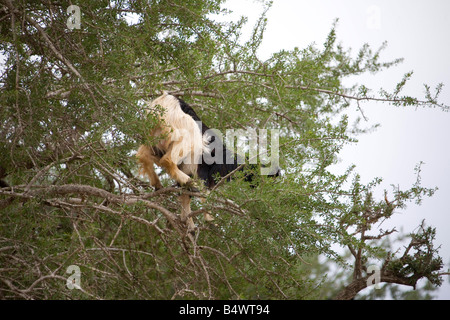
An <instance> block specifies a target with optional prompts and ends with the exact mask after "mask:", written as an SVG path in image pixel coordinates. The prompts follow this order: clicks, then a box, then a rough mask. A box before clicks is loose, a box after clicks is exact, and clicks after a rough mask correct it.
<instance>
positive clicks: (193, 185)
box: [184, 180, 202, 192]
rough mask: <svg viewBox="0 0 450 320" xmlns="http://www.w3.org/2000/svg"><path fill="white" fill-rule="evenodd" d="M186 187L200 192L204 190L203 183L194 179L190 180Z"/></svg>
mask: <svg viewBox="0 0 450 320" xmlns="http://www.w3.org/2000/svg"><path fill="white" fill-rule="evenodd" d="M184 187H185V188H186V189H188V190H189V191H192V192H200V191H202V185H200V184H199V183H197V182H195V181H194V180H189V181H188V182H187V183H186V184H185V185H184Z"/></svg>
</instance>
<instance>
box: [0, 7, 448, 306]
mask: <svg viewBox="0 0 450 320" xmlns="http://www.w3.org/2000/svg"><path fill="white" fill-rule="evenodd" d="M69 5H71V3H70V2H69V1H58V2H56V1H22V0H18V1H11V0H2V1H1V7H0V11H1V12H2V15H1V18H0V37H1V41H0V52H1V59H2V61H3V65H2V68H1V70H0V71H1V77H0V92H1V94H0V120H1V122H2V126H1V128H0V131H1V134H0V139H1V143H0V179H2V181H3V182H7V183H8V184H9V185H10V186H9V187H7V186H5V187H4V188H1V189H0V224H1V233H0V296H1V297H3V298H24V299H55V298H67V299H86V298H103V299H123V298H127V299H129V298H135V299H171V298H173V299H179V298H185V299H236V298H242V299H248V298H257V299H311V298H316V297H318V296H319V295H318V293H317V286H318V284H319V283H320V282H321V281H320V279H319V280H317V279H315V280H312V279H311V278H310V277H309V273H310V271H308V265H309V264H308V262H307V261H308V258H309V257H311V256H317V255H319V254H320V255H325V256H327V257H329V258H331V259H333V260H335V261H337V262H340V263H342V265H341V267H342V268H344V267H345V263H344V259H343V257H342V256H341V255H340V254H339V253H338V252H337V251H336V250H334V249H333V246H335V245H338V246H344V247H347V248H349V249H350V251H351V253H352V255H353V257H354V260H355V264H354V266H352V269H353V270H354V277H353V281H354V282H355V283H356V282H358V283H359V282H361V281H363V282H364V279H365V278H366V276H367V275H366V269H365V268H366V263H367V261H368V260H369V259H377V260H378V261H379V262H380V265H383V268H384V269H383V272H384V276H386V277H387V276H390V277H391V278H389V280H391V281H392V282H397V283H402V284H405V285H415V282H416V281H417V279H419V278H423V277H427V278H428V279H429V280H430V281H431V282H432V283H433V284H435V285H438V284H439V283H440V281H441V277H440V275H439V271H440V270H441V268H442V262H441V260H440V258H439V256H438V255H437V252H436V250H435V249H434V248H433V246H432V240H433V237H432V236H431V235H432V231H431V230H428V229H426V230H425V229H424V231H423V233H420V234H418V235H415V236H413V237H412V241H411V245H410V247H408V249H407V250H406V252H405V253H404V255H403V256H400V257H397V256H396V255H395V254H394V253H391V252H388V251H386V250H383V248H382V247H379V246H378V245H379V244H378V243H379V241H378V242H377V240H381V239H382V238H384V237H385V236H387V235H389V234H390V233H392V232H393V230H389V231H386V230H380V229H379V228H378V225H377V224H376V223H377V222H380V221H382V220H383V219H389V217H390V216H391V215H392V214H394V213H395V212H396V209H404V208H405V207H406V204H407V203H408V202H410V201H416V202H420V201H421V199H422V198H423V197H427V196H431V195H432V194H433V193H434V192H435V189H433V188H432V189H430V188H425V187H422V186H421V185H420V179H418V182H417V183H416V184H415V185H413V186H412V187H411V188H410V189H408V190H398V189H394V190H393V192H392V195H391V196H390V197H392V198H390V199H388V195H387V193H386V194H385V196H384V197H382V199H381V200H376V199H375V195H374V194H373V189H374V188H375V186H376V185H378V184H379V183H380V181H381V179H375V180H374V181H373V182H372V183H370V184H368V185H363V184H361V183H360V181H359V178H358V175H357V174H356V173H355V168H354V167H353V166H352V167H349V168H348V170H346V171H345V172H343V173H341V174H339V175H337V174H333V173H331V172H330V170H329V169H330V166H331V165H333V164H334V163H336V161H337V156H338V154H339V151H340V150H341V149H342V148H343V146H345V145H346V144H348V143H353V142H355V141H356V137H357V134H358V133H361V132H364V130H362V129H361V128H360V127H359V126H358V124H355V125H352V124H349V120H348V119H349V118H348V115H347V114H348V111H349V110H351V109H352V108H355V107H356V108H358V110H360V111H361V115H362V116H364V115H363V113H362V112H363V111H362V103H363V102H364V101H369V100H375V101H380V102H385V103H390V104H392V105H396V106H400V105H401V106H418V105H421V106H430V107H437V108H440V109H443V110H446V109H447V108H448V107H447V106H445V105H443V104H441V103H439V102H438V94H439V93H440V91H441V89H442V85H439V86H438V88H436V90H435V92H432V90H431V89H430V88H429V87H426V95H425V97H424V98H422V99H421V98H416V97H409V96H402V94H401V91H402V89H403V87H404V86H405V84H406V83H407V80H408V79H409V78H410V77H411V75H410V74H408V75H405V77H404V78H403V79H401V80H400V82H399V84H398V85H397V86H396V88H395V89H394V90H393V91H392V92H390V91H389V90H384V89H382V90H381V91H380V94H379V95H373V94H372V93H371V90H369V89H368V88H366V87H364V86H357V85H355V86H354V87H352V88H347V87H344V85H343V80H344V79H345V78H347V77H349V76H354V75H360V74H363V73H367V72H371V73H377V72H380V71H382V70H384V69H386V68H388V67H391V66H393V65H396V64H398V63H399V62H401V59H398V60H395V61H391V62H381V61H380V53H381V51H382V49H383V48H384V46H382V47H381V48H379V49H378V50H373V49H372V48H370V47H369V46H368V45H365V46H363V47H362V48H361V49H360V50H359V52H358V53H357V54H356V56H353V55H352V53H351V51H350V50H346V49H345V48H343V47H342V46H341V45H340V44H338V43H337V42H336V31H335V30H336V26H335V25H334V26H332V29H331V32H330V33H329V35H328V37H327V39H326V42H325V43H324V44H323V46H320V47H317V46H315V45H311V46H308V47H306V48H304V49H299V48H295V49H293V50H282V51H279V52H275V53H273V54H272V56H271V57H270V58H268V59H267V60H264V61H262V60H261V59H260V58H259V56H258V48H259V46H260V44H261V42H262V39H263V34H264V29H265V26H266V17H265V15H264V14H263V15H262V16H261V18H260V19H259V20H258V22H257V24H256V25H255V27H254V30H253V33H252V36H251V37H250V39H242V37H241V30H242V27H243V25H244V23H245V21H246V20H245V18H243V19H240V20H238V21H229V22H227V23H223V22H217V21H216V20H214V17H215V16H217V15H224V14H226V13H227V10H226V9H223V1H221V0H189V1H173V0H160V1H152V0H148V1H83V2H82V4H80V5H79V6H80V12H81V28H80V29H69V28H68V25H67V20H68V19H69V18H70V16H69V14H68V13H67V8H68V7H69ZM265 6H266V7H267V8H269V7H270V4H265ZM163 90H166V91H168V92H170V93H172V94H174V95H177V96H180V97H182V98H183V99H184V100H186V101H187V102H188V103H189V104H190V105H191V106H192V107H194V108H195V109H196V111H197V113H198V114H199V115H200V117H201V118H202V120H203V121H204V122H205V123H206V124H208V126H209V127H212V128H217V129H219V130H221V131H222V132H225V130H226V129H247V128H249V127H250V128H254V129H279V130H280V153H279V158H280V165H281V167H282V168H283V175H282V177H280V178H279V179H277V180H270V179H267V177H261V178H260V181H258V182H259V183H258V186H257V187H256V188H254V187H252V186H249V185H248V183H246V182H245V181H244V180H245V179H243V177H242V176H241V175H239V174H236V175H235V176H234V179H233V180H232V181H231V182H229V183H224V184H222V185H221V186H220V188H216V189H214V190H213V191H212V192H211V193H210V194H208V195H206V194H205V193H204V192H202V191H199V192H192V191H189V190H184V189H181V188H176V187H172V186H171V185H172V183H173V182H172V181H170V180H169V179H168V177H167V176H166V175H164V174H163V173H162V174H161V175H162V178H164V179H163V184H164V186H165V188H163V189H161V190H158V191H153V190H152V189H151V188H150V187H149V186H148V183H147V182H145V181H143V180H141V177H139V175H138V172H137V165H136V161H135V159H134V153H135V150H136V149H137V147H138V146H139V144H141V143H148V142H149V139H151V137H149V136H148V132H149V128H150V127H151V126H152V125H154V123H155V119H154V117H151V116H150V117H145V116H144V108H143V105H144V101H145V100H149V99H151V98H154V97H156V96H158V95H159V94H160V93H161V92H162V91H163ZM418 177H419V176H418ZM180 193H188V194H190V195H192V196H193V199H194V201H193V204H192V206H193V208H192V209H193V215H194V216H197V218H196V223H197V226H198V229H197V230H196V232H195V233H194V234H189V233H187V232H186V231H187V229H186V226H185V225H184V224H183V223H182V222H181V221H180V219H179V216H178V213H179V211H180V207H179V203H178V200H177V196H178V195H179V194H180ZM200 196H203V197H206V199H207V201H206V202H204V203H202V202H200V201H198V197H200ZM205 210H208V211H209V212H211V213H212V214H213V215H214V216H215V221H214V223H213V224H210V223H206V222H204V221H203V220H202V218H201V217H200V213H202V212H203V211H205ZM369 240H370V241H369ZM414 250H415V251H414ZM413 252H414V254H413ZM70 265H76V266H79V267H80V269H81V289H79V290H75V289H74V290H69V289H68V288H67V286H66V279H67V277H68V276H69V274H67V273H66V270H67V268H68V266H70ZM322 276H326V275H322ZM403 280H404V281H403ZM352 284H353V282H352ZM352 284H349V286H351V285H352ZM356 293H357V291H356V292H355V294H356ZM352 294H353V291H352ZM352 294H350V295H345V297H346V298H348V297H352Z"/></svg>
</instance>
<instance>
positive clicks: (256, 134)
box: [171, 121, 280, 175]
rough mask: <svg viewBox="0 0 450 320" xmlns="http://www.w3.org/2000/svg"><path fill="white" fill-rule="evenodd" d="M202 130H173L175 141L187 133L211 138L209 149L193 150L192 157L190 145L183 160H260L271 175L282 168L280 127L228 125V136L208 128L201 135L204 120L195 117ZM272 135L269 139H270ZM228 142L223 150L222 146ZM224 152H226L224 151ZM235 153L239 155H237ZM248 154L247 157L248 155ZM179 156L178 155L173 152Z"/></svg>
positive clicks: (239, 161) (209, 139)
mask: <svg viewBox="0 0 450 320" xmlns="http://www.w3.org/2000/svg"><path fill="white" fill-rule="evenodd" d="M196 123H197V125H198V126H199V128H200V131H197V130H192V131H191V132H190V131H189V130H187V129H176V130H174V131H173V132H172V134H171V139H172V141H178V142H181V141H182V140H183V139H184V137H186V136H189V137H192V138H193V139H194V140H197V139H202V140H203V141H204V140H208V141H209V142H208V146H207V151H206V152H204V153H203V154H197V153H198V152H200V150H197V149H196V150H193V152H194V157H189V156H188V153H189V152H190V149H187V151H186V154H183V155H182V156H184V157H183V159H182V161H181V162H182V163H184V164H192V163H191V162H192V161H194V164H201V163H202V161H204V162H205V163H206V164H214V163H215V164H244V163H249V164H257V163H260V164H261V175H271V174H273V173H274V170H276V169H277V168H279V162H280V161H279V147H280V144H279V137H280V130H279V129H258V130H257V129H253V128H247V129H246V130H244V129H228V130H226V133H225V136H224V135H223V134H222V132H220V131H219V130H216V129H208V130H206V131H205V132H204V133H203V137H200V136H198V135H200V132H201V131H202V130H201V128H202V123H201V122H200V121H196ZM269 136H270V143H269ZM224 145H225V146H226V150H224V148H223V146H224ZM224 152H226V154H225V155H224ZM235 154H237V155H238V156H237V157H235ZM246 154H248V157H245V155H246ZM174 156H176V155H174Z"/></svg>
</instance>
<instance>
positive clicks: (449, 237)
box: [226, 0, 450, 299]
mask: <svg viewBox="0 0 450 320" xmlns="http://www.w3.org/2000/svg"><path fill="white" fill-rule="evenodd" d="M226 7H227V8H229V9H231V10H233V11H234V13H235V14H236V16H241V15H244V16H248V17H249V27H251V26H252V24H253V22H254V21H255V19H256V18H257V17H258V16H259V14H260V13H261V6H260V5H259V4H258V1H254V0H229V1H228V3H227V5H226ZM257 9H258V10H257ZM267 18H268V25H267V30H266V33H265V36H264V41H263V44H262V47H261V50H260V55H261V58H267V57H268V56H269V55H270V53H272V52H276V51H278V50H281V49H292V48H294V47H299V48H305V47H306V46H307V45H309V44H311V43H316V44H317V46H319V47H322V44H323V43H324V41H325V39H326V36H327V35H328V33H329V31H330V29H331V26H332V24H333V21H334V20H335V19H336V18H339V23H338V27H337V38H338V41H339V42H341V43H342V44H343V46H344V47H346V48H352V49H353V50H352V52H353V53H355V54H356V53H357V52H358V50H359V48H361V46H362V45H363V44H364V43H368V44H370V45H371V46H372V48H374V49H376V48H378V47H379V46H381V44H382V43H383V42H384V41H387V42H388V47H387V48H386V49H385V50H384V51H383V53H382V55H381V59H382V61H391V60H393V59H396V58H404V62H403V63H402V64H400V65H399V66H396V67H393V68H391V69H389V70H387V71H384V72H382V73H380V74H378V75H368V76H363V77H359V78H357V79H355V78H352V79H349V85H350V84H354V83H355V81H356V82H358V83H361V84H365V85H366V86H367V87H369V88H371V89H374V92H377V91H378V89H379V88H381V87H382V88H385V89H387V90H388V91H389V90H391V91H392V89H393V88H394V86H395V85H396V84H397V83H398V82H399V81H400V80H401V79H402V77H403V75H404V74H405V73H406V72H409V71H412V70H413V71H414V75H413V77H412V79H411V81H410V82H409V84H408V85H407V87H406V88H405V90H404V93H405V94H409V95H412V96H416V97H419V98H422V97H424V89H423V84H424V83H426V84H429V85H430V86H431V87H432V88H434V87H435V86H436V85H437V84H438V83H441V82H442V83H444V85H446V86H444V90H443V92H442V94H441V101H442V102H443V103H445V104H447V105H450V59H449V56H450V54H449V53H450V36H449V32H450V1H448V0H428V1H425V0H407V1H406V0H394V1H392V0H387V1H382V0H373V1H362V0H316V1H301V0H300V1H299V0H275V1H274V4H273V6H272V8H271V9H270V10H269V12H268V15H267ZM363 110H364V113H365V116H366V117H367V118H368V119H369V121H368V122H367V124H368V126H369V125H371V124H374V123H380V124H381V127H380V128H378V129H377V130H376V131H375V132H373V133H370V134H368V135H364V136H361V137H360V138H359V142H358V143H357V144H355V145H352V146H348V147H346V148H345V149H344V151H343V152H342V153H341V159H342V160H341V163H340V164H339V165H337V166H336V167H335V170H342V171H343V170H345V168H347V167H348V166H349V165H350V164H355V165H356V166H357V167H356V172H358V173H360V175H361V178H362V182H369V181H371V180H372V179H373V178H375V177H382V178H383V179H384V180H383V184H382V187H381V189H380V190H379V194H378V195H377V196H378V197H379V198H380V197H382V195H383V193H382V190H383V189H388V190H391V187H390V185H391V184H394V185H398V186H400V188H403V189H408V188H409V187H411V186H412V184H413V183H414V182H415V179H416V177H415V173H414V167H415V166H416V165H417V164H418V163H419V162H420V161H423V162H424V163H425V164H424V165H423V166H422V173H421V176H422V185H423V186H425V187H435V186H437V187H438V188H439V190H438V191H437V193H436V194H435V195H434V196H433V197H432V198H426V199H425V200H424V202H423V204H422V205H421V206H417V205H415V204H414V203H412V204H410V205H409V206H408V208H407V209H406V210H405V211H403V212H399V213H398V214H397V215H395V216H394V217H393V218H392V219H391V221H390V222H389V224H385V225H383V226H382V227H383V228H384V229H387V228H388V227H392V226H400V225H401V226H403V230H404V232H405V233H408V232H411V231H413V230H414V229H415V228H416V227H417V226H418V225H419V224H420V223H421V221H422V220H423V219H425V221H426V224H427V225H432V226H435V227H436V229H437V239H436V244H440V245H441V246H442V247H441V250H440V254H441V256H442V258H443V259H444V262H445V263H446V264H447V267H448V264H449V262H450V205H449V198H450V150H449V147H450V144H449V142H448V139H449V138H450V112H442V111H440V110H438V109H423V108H419V109H417V110H416V109H414V108H409V109H406V108H402V107H401V108H397V107H393V106H389V105H385V104H380V103H365V104H363ZM398 229H399V228H398ZM447 278H448V277H447ZM447 278H444V279H445V281H444V284H443V285H442V287H441V288H440V290H439V298H440V299H450V284H449V281H448V279H447Z"/></svg>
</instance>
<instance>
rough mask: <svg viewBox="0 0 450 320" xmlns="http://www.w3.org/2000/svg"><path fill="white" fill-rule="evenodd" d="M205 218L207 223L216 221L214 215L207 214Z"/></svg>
mask: <svg viewBox="0 0 450 320" xmlns="http://www.w3.org/2000/svg"><path fill="white" fill-rule="evenodd" d="M204 218H205V221H206V222H212V221H214V217H213V216H212V215H210V214H209V213H205V215H204Z"/></svg>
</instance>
